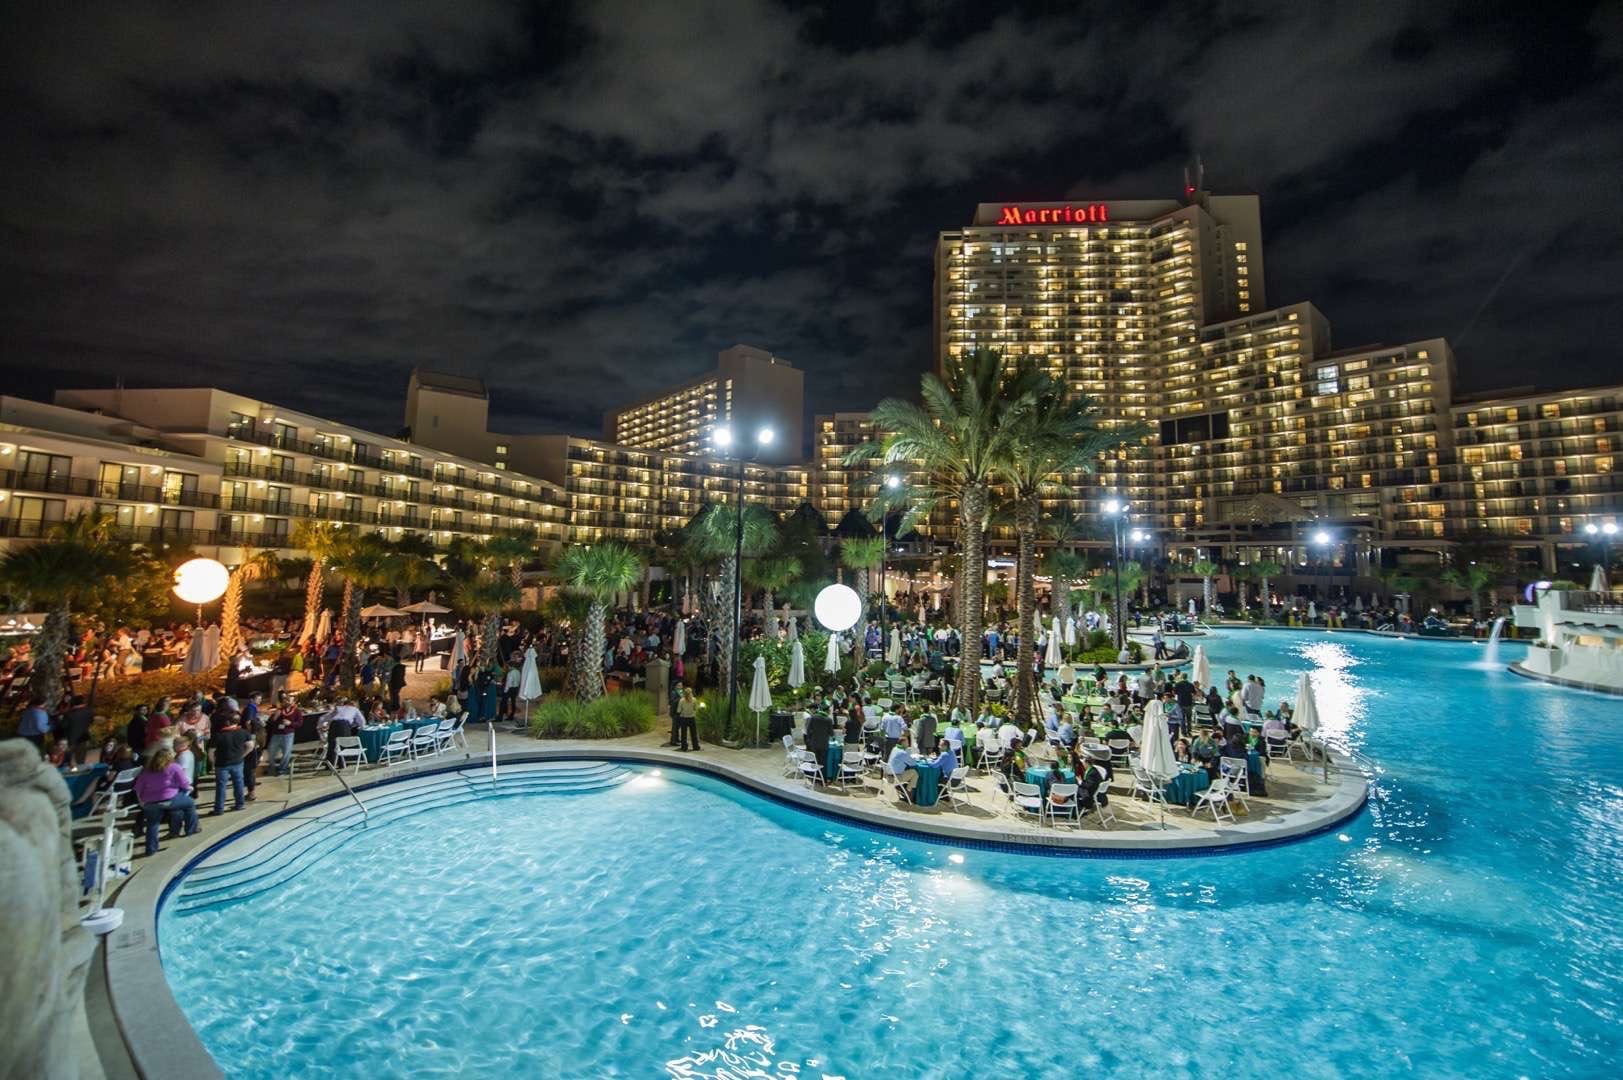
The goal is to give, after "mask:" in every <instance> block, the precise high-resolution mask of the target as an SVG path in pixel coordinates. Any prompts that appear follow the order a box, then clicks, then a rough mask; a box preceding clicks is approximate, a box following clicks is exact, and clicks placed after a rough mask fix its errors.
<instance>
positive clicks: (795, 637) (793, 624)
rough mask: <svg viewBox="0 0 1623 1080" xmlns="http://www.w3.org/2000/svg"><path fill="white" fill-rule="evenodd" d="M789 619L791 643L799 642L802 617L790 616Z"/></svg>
mask: <svg viewBox="0 0 1623 1080" xmlns="http://www.w3.org/2000/svg"><path fill="white" fill-rule="evenodd" d="M788 619H789V640H790V641H799V640H800V616H798V615H790V616H788Z"/></svg>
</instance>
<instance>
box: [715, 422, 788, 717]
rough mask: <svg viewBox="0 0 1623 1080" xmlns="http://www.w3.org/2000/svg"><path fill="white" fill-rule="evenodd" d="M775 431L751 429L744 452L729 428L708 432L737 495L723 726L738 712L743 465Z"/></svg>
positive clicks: (741, 598) (741, 614)
mask: <svg viewBox="0 0 1623 1080" xmlns="http://www.w3.org/2000/svg"><path fill="white" fill-rule="evenodd" d="M775 437H776V433H775V432H774V431H773V430H772V429H771V428H769V427H763V428H758V429H757V430H756V432H755V446H754V448H753V449H751V450H750V451H748V452H745V450H744V448H743V447H737V446H735V445H734V441H733V429H732V428H730V427H718V428H716V430H715V431H713V432H711V433H710V442H711V445H712V447H713V448H714V449H715V452H716V453H717V454H719V455H720V456H721V457H722V458H723V459H726V458H729V457H731V458H733V459H735V460H737V462H738V496H737V498H736V500H735V501H734V503H733V662H732V667H731V673H732V677H731V678H730V679H728V680H727V682H728V686H727V726H728V728H729V729H730V728H731V727H732V724H733V720H734V719H735V718H736V717H737V716H738V648H739V638H741V637H742V636H743V630H744V628H743V625H742V624H743V616H744V465H745V462H747V461H748V460H749V459H750V458H752V457H754V456H755V455H756V454H758V453H760V452H761V451H762V450H765V449H766V448H767V447H769V446H771V445H772V440H773V439H774V438H775Z"/></svg>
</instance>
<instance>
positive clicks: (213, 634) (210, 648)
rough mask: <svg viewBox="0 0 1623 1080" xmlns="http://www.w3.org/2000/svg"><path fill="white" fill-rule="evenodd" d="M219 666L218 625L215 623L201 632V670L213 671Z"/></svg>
mask: <svg viewBox="0 0 1623 1080" xmlns="http://www.w3.org/2000/svg"><path fill="white" fill-rule="evenodd" d="M219 666H220V624H219V623H215V624H214V625H213V626H210V627H209V628H208V629H207V630H205V631H203V670H204V671H213V670H214V669H215V668H217V667H219Z"/></svg>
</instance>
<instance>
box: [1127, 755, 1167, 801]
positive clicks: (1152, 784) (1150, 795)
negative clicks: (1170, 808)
mask: <svg viewBox="0 0 1623 1080" xmlns="http://www.w3.org/2000/svg"><path fill="white" fill-rule="evenodd" d="M1156 781H1157V777H1155V776H1153V775H1152V774H1151V773H1150V772H1149V770H1148V769H1146V768H1144V766H1142V765H1137V764H1135V765H1134V766H1133V794H1132V798H1135V799H1136V798H1138V797H1139V795H1140V794H1142V795H1143V796H1144V798H1145V799H1146V800H1147V801H1148V802H1149V803H1150V804H1151V805H1153V804H1155V803H1160V804H1161V805H1162V806H1165V805H1166V801H1167V796H1166V791H1165V790H1164V785H1162V784H1160V783H1157V782H1156Z"/></svg>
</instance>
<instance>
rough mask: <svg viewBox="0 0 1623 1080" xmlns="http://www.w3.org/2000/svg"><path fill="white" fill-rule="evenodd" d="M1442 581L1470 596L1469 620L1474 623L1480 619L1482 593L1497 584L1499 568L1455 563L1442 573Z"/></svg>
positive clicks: (1479, 563)
mask: <svg viewBox="0 0 1623 1080" xmlns="http://www.w3.org/2000/svg"><path fill="white" fill-rule="evenodd" d="M1443 580H1444V581H1445V582H1447V583H1448V584H1450V585H1452V586H1454V587H1455V588H1456V589H1464V590H1465V591H1466V592H1468V593H1470V594H1471V620H1472V621H1473V622H1475V621H1477V620H1479V619H1481V618H1482V593H1483V591H1484V590H1485V589H1490V588H1492V587H1493V586H1494V585H1496V584H1498V582H1499V567H1498V566H1496V565H1494V564H1493V563H1483V562H1470V563H1467V564H1466V565H1465V566H1463V567H1462V566H1460V565H1458V564H1457V563H1456V564H1455V565H1452V566H1449V567H1448V568H1447V569H1446V570H1444V571H1443Z"/></svg>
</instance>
